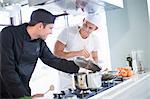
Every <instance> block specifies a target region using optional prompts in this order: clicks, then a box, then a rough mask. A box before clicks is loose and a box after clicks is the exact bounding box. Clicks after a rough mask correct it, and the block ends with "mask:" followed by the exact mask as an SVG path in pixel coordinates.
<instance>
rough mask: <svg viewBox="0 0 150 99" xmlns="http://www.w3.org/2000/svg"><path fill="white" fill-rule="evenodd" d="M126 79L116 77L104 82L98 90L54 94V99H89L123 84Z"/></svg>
mask: <svg viewBox="0 0 150 99" xmlns="http://www.w3.org/2000/svg"><path fill="white" fill-rule="evenodd" d="M123 81H124V79H123V78H122V77H116V78H114V79H112V80H109V81H102V86H101V87H100V88H96V89H90V88H89V89H79V88H77V89H75V90H72V89H68V90H66V91H61V93H59V94H54V99H88V98H90V97H92V96H94V95H96V94H98V93H101V92H103V91H105V90H107V89H109V88H111V87H113V86H115V85H117V84H119V83H121V82H123Z"/></svg>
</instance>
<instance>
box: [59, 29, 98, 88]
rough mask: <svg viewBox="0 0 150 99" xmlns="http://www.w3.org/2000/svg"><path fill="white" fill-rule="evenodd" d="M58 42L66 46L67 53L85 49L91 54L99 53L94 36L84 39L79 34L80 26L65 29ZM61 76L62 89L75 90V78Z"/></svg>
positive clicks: (65, 75)
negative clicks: (93, 52)
mask: <svg viewBox="0 0 150 99" xmlns="http://www.w3.org/2000/svg"><path fill="white" fill-rule="evenodd" d="M58 41H60V42H61V43H63V44H64V45H66V47H65V51H66V52H67V51H68V52H70V51H79V50H83V49H84V48H85V49H86V50H88V51H89V52H90V53H91V52H92V51H98V48H99V44H98V41H97V40H96V38H95V37H94V35H92V34H90V35H89V37H88V38H86V39H83V38H82V37H81V35H80V33H79V28H78V26H73V27H69V28H65V29H64V30H63V31H62V32H61V33H60V35H59V36H58ZM74 58H76V57H73V58H69V59H68V60H73V59H74ZM59 75H60V82H61V85H60V89H61V90H67V89H68V88H74V80H73V79H74V78H73V75H71V74H68V73H64V72H61V71H60V72H59Z"/></svg>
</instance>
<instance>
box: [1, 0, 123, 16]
mask: <svg viewBox="0 0 150 99" xmlns="http://www.w3.org/2000/svg"><path fill="white" fill-rule="evenodd" d="M17 3H18V4H20V5H22V6H23V5H27V4H28V5H29V6H45V5H48V6H49V8H52V7H55V8H53V9H56V10H57V8H61V10H63V11H66V12H67V11H70V12H73V13H74V12H75V11H77V10H78V9H81V10H82V11H83V12H87V13H96V12H97V11H98V10H99V9H101V8H104V9H105V11H109V10H114V9H118V8H123V0H0V5H1V7H5V6H8V5H12V4H17ZM49 8H48V9H49Z"/></svg>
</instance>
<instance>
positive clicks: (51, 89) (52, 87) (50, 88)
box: [44, 85, 54, 95]
mask: <svg viewBox="0 0 150 99" xmlns="http://www.w3.org/2000/svg"><path fill="white" fill-rule="evenodd" d="M53 90H54V85H50V87H49V89H48V90H47V91H46V92H45V93H44V95H45V94H47V93H48V92H49V91H53Z"/></svg>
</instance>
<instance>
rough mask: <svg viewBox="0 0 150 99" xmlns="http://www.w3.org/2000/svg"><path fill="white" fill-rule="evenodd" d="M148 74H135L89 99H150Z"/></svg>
mask: <svg viewBox="0 0 150 99" xmlns="http://www.w3.org/2000/svg"><path fill="white" fill-rule="evenodd" d="M149 82H150V73H143V74H135V75H134V76H132V77H131V78H129V79H128V80H126V81H124V82H122V83H120V84H118V85H116V86H114V87H112V88H110V89H108V90H106V91H104V92H101V93H99V94H97V95H95V96H93V97H91V98H89V99H150V84H149Z"/></svg>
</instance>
